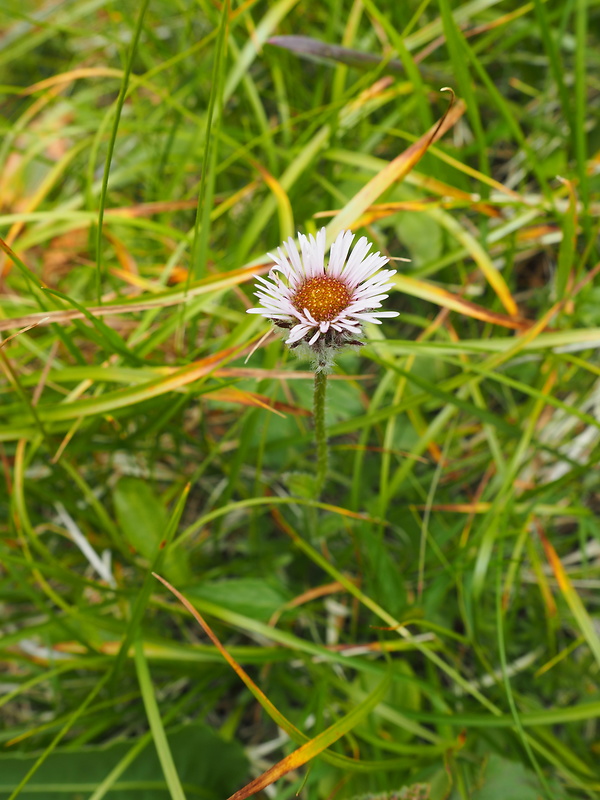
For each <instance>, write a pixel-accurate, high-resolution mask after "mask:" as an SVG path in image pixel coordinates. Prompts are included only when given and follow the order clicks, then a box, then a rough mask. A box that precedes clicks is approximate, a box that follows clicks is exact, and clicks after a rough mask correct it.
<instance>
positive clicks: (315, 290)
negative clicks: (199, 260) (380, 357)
mask: <svg viewBox="0 0 600 800" xmlns="http://www.w3.org/2000/svg"><path fill="white" fill-rule="evenodd" d="M353 239H354V234H353V233H352V232H351V231H342V232H341V233H340V234H339V235H338V237H337V238H336V240H335V242H334V243H333V244H332V245H331V251H330V253H329V263H328V264H325V228H321V230H320V231H319V232H318V233H317V236H316V238H315V237H314V236H312V235H309V236H308V237H307V236H304V235H303V234H301V233H300V234H298V240H299V242H300V253H298V249H297V247H296V243H295V242H294V240H293V239H292V238H291V237H290V238H289V239H288V240H287V241H286V242H284V243H283V245H282V246H281V247H278V248H277V254H276V255H275V254H273V253H269V254H268V255H269V256H270V257H271V258H272V259H273V261H274V262H275V264H274V266H273V268H272V269H271V271H270V273H269V277H268V278H262V277H258V278H257V280H258V284H257V286H256V288H257V289H258V291H257V292H255V294H256V297H258V299H259V301H260V306H258V308H250V309H248V313H249V314H261V315H262V316H263V317H267V318H268V319H270V320H272V321H273V323H274V324H275V325H277V326H278V327H280V328H287V329H289V336H288V338H287V339H286V343H287V344H289V345H292V346H295V345H297V344H299V343H300V342H306V343H307V344H308V345H309V346H310V347H311V349H312V350H317V351H321V350H323V349H326V348H328V347H333V348H337V347H341V346H342V345H344V344H361V342H360V341H358V340H357V339H356V337H357V336H361V334H362V323H363V322H376V323H377V324H380V323H381V318H382V317H396V316H398V312H397V311H376V310H375V309H378V308H381V301H382V300H385V299H386V298H387V297H388V295H387V294H384V292H385V291H386V290H387V289H390V288H391V287H392V285H393V284H391V283H389V280H390V278H391V277H392V275H395V274H396V270H393V269H382V267H383V266H384V264H387V262H388V259H387V258H386V257H385V256H382V255H380V254H379V253H369V250H370V249H371V243H370V242H369V241H368V240H367V239H366V238H365V237H364V236H363V237H362V238H361V239H359V240H358V242H357V243H356V244H355V246H354V248H353V250H352V252H351V253H350V245H351V244H352V240H353ZM284 249H285V252H284Z"/></svg>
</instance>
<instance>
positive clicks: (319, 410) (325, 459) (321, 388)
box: [313, 370, 329, 500]
mask: <svg viewBox="0 0 600 800" xmlns="http://www.w3.org/2000/svg"><path fill="white" fill-rule="evenodd" d="M326 394H327V373H326V372H325V371H324V370H320V371H318V372H315V394H314V412H313V413H314V420H315V442H316V445H317V480H316V483H315V500H319V499H320V497H321V492H322V491H323V487H324V486H325V480H326V478H327V467H328V464H329V448H328V446H327V436H326V434H325V395H326Z"/></svg>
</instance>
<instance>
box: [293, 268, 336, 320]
mask: <svg viewBox="0 0 600 800" xmlns="http://www.w3.org/2000/svg"><path fill="white" fill-rule="evenodd" d="M349 302H350V292H349V291H348V289H347V288H346V286H345V285H344V284H343V283H342V282H341V281H338V280H337V279H336V278H330V277H327V276H326V275H322V276H321V277H319V278H309V279H308V280H307V281H306V282H305V283H303V284H302V286H301V287H300V288H299V289H298V291H297V292H296V294H295V295H294V297H293V299H292V303H293V304H294V306H295V307H296V308H297V309H298V311H304V309H305V308H307V309H308V310H309V311H310V313H311V314H312V315H313V317H314V318H315V319H316V320H317V322H326V321H328V320H331V319H334V318H335V317H337V315H338V314H339V313H340V312H341V311H343V310H344V309H345V308H346V307H347V306H348V304H349Z"/></svg>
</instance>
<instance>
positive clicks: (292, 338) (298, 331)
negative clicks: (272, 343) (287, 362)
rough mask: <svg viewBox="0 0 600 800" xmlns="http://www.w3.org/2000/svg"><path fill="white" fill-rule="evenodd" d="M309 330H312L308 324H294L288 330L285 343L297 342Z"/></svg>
mask: <svg viewBox="0 0 600 800" xmlns="http://www.w3.org/2000/svg"><path fill="white" fill-rule="evenodd" d="M310 330H312V327H311V326H310V325H295V326H294V327H293V328H292V330H291V331H290V335H289V336H288V338H287V339H286V340H285V343H286V344H293V343H294V342H297V341H298V340H299V339H302V337H303V336H306V334H307V333H308V332H309V331H310Z"/></svg>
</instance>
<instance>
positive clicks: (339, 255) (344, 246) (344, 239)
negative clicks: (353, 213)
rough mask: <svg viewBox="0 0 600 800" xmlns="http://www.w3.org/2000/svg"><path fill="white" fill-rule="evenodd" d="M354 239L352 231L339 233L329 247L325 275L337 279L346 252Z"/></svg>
mask: <svg viewBox="0 0 600 800" xmlns="http://www.w3.org/2000/svg"><path fill="white" fill-rule="evenodd" d="M353 239H354V234H353V233H352V231H341V232H340V233H338V235H337V237H336V240H335V242H334V243H333V244H332V245H331V250H330V252H329V265H328V267H327V274H328V275H331V277H332V278H339V277H340V275H341V274H342V270H343V269H344V264H345V263H346V258H347V257H348V250H349V249H350V245H351V244H352V240H353Z"/></svg>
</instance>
